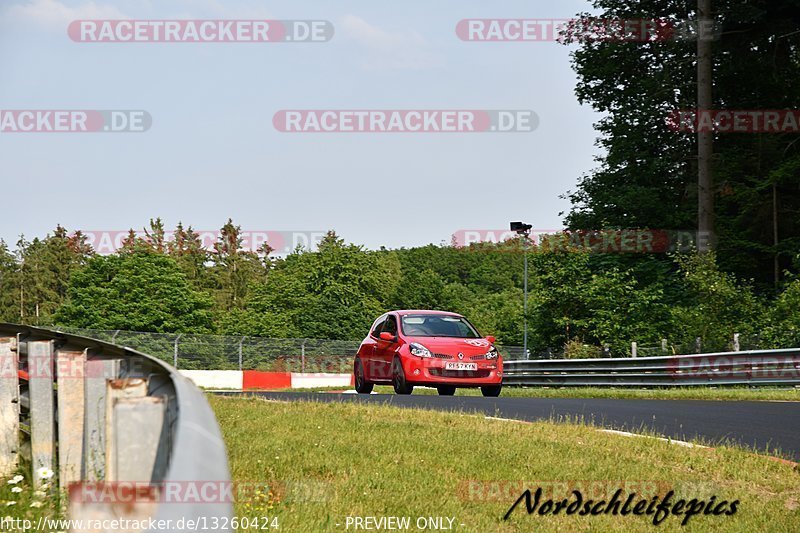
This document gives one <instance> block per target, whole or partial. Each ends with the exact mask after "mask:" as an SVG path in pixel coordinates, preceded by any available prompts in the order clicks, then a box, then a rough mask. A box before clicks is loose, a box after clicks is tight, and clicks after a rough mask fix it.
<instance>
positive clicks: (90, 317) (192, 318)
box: [56, 248, 212, 333]
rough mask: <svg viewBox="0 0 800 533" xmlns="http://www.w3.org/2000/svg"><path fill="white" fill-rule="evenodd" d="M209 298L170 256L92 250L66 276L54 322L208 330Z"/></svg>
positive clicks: (99, 326) (137, 328)
mask: <svg viewBox="0 0 800 533" xmlns="http://www.w3.org/2000/svg"><path fill="white" fill-rule="evenodd" d="M211 307H212V300H211V298H210V297H209V296H207V295H206V294H204V293H201V292H198V291H196V290H195V289H193V288H192V287H191V285H190V283H189V281H188V280H187V279H186V276H185V274H184V273H183V272H181V270H180V268H179V267H178V265H177V263H176V262H175V260H174V259H172V258H170V257H168V256H165V255H161V254H156V253H152V252H151V251H148V250H147V249H142V248H140V249H137V250H134V251H129V252H127V253H124V254H118V255H113V256H108V257H101V256H96V257H93V258H91V259H90V260H89V262H88V264H87V265H86V267H85V268H83V269H82V270H79V271H76V272H75V273H74V274H73V275H72V278H71V280H70V286H69V290H68V298H67V302H66V303H65V304H64V305H63V306H61V308H60V309H59V310H58V313H57V314H56V321H57V322H58V323H59V324H62V325H65V326H71V327H77V328H90V329H122V330H132V331H152V332H158V333H169V332H210V331H211V330H212V322H211V312H210V309H211Z"/></svg>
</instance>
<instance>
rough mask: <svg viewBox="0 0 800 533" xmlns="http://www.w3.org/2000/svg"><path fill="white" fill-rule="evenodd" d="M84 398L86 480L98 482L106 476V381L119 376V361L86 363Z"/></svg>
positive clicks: (96, 358)
mask: <svg viewBox="0 0 800 533" xmlns="http://www.w3.org/2000/svg"><path fill="white" fill-rule="evenodd" d="M86 375H87V376H89V379H86V380H84V395H85V404H86V412H85V419H84V442H85V446H86V459H85V461H84V465H83V479H85V480H86V481H99V480H101V479H105V475H106V380H107V379H116V378H117V376H118V375H119V360H118V359H105V358H101V357H90V358H87V360H86Z"/></svg>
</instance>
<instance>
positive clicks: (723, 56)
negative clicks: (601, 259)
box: [566, 0, 800, 289]
mask: <svg viewBox="0 0 800 533" xmlns="http://www.w3.org/2000/svg"><path fill="white" fill-rule="evenodd" d="M593 5H594V7H595V8H596V9H598V10H599V11H600V14H599V15H597V16H598V17H600V18H604V19H671V20H685V19H688V18H690V17H693V16H695V15H696V14H695V13H694V11H693V9H694V6H695V4H694V3H693V2H674V1H672V0H642V1H640V2H629V1H627V0H595V1H594V2H593ZM798 7H800V3H798V2H797V0H755V1H751V2H738V1H734V0H714V10H715V13H716V14H717V21H718V22H719V24H720V26H721V29H722V35H721V38H720V39H719V40H718V41H715V42H714V43H713V49H714V55H713V57H714V105H715V107H716V108H718V109H797V108H798V106H800V60H798V53H797V50H798V46H800V33H798V32H797V31H796V29H797V26H798V23H800V16H799V15H798V13H800V9H798ZM694 54H695V43H694V42H693V41H691V40H684V41H681V40H659V41H650V42H620V41H613V40H611V41H591V40H585V41H583V42H581V43H580V48H579V49H578V50H576V51H575V52H574V53H573V65H574V68H575V70H576V72H577V74H578V76H579V82H578V86H577V89H576V93H577V96H578V99H579V100H580V101H581V103H587V104H590V105H592V107H593V108H594V109H595V110H597V111H599V112H602V113H604V114H605V117H604V118H603V119H601V120H600V121H599V122H598V124H597V125H596V128H597V130H598V131H599V133H600V139H599V140H598V144H599V146H600V147H602V148H603V149H604V150H605V152H606V153H605V155H603V156H602V157H601V158H599V161H598V162H599V166H598V168H597V169H596V170H594V171H592V172H591V173H589V174H588V175H586V176H583V177H582V178H581V180H580V182H579V185H578V188H577V190H575V191H573V192H571V193H569V198H570V199H571V201H572V203H573V208H572V211H571V212H570V213H569V214H568V215H567V217H566V222H567V224H568V225H569V227H570V228H573V229H602V228H662V229H668V230H670V229H689V228H694V227H696V206H697V186H696V177H697V161H696V158H695V154H696V153H697V151H696V147H695V138H694V136H693V135H690V134H685V133H676V132H674V131H671V130H670V129H669V128H668V127H666V117H667V116H668V114H669V113H670V112H671V111H674V110H679V109H694V108H695V107H696V79H695V78H696V72H695V56H694ZM799 137H800V136H798V135H797V134H760V135H747V134H717V135H716V136H715V144H714V152H715V157H714V167H715V168H714V175H715V181H716V183H717V184H718V188H717V189H716V190H715V191H714V193H715V213H716V219H717V225H716V226H717V237H718V254H717V256H718V259H719V261H720V265H722V266H723V267H724V269H725V270H726V271H729V272H734V273H736V274H737V275H738V276H740V277H742V278H745V279H750V278H753V279H754V280H755V283H756V285H758V286H759V287H761V288H762V289H767V288H771V287H772V286H773V284H774V282H775V281H776V279H775V278H776V276H777V273H778V272H780V271H781V270H782V269H785V268H790V267H791V258H792V256H793V250H795V249H796V247H797V244H798V238H800V188H798V187H797V178H798V173H797V168H798V167H797V161H798V159H800V143H799V142H797V140H798V138H799ZM776 221H777V224H776ZM776 227H777V241H776V239H775V234H776V231H775V229H776Z"/></svg>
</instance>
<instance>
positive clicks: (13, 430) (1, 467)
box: [0, 337, 19, 477]
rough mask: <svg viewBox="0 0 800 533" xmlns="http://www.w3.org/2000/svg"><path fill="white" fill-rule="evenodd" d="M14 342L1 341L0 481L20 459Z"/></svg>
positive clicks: (4, 338)
mask: <svg viewBox="0 0 800 533" xmlns="http://www.w3.org/2000/svg"><path fill="white" fill-rule="evenodd" d="M18 368H19V366H18V358H17V338H16V337H2V338H0V406H2V408H0V477H7V476H10V475H11V474H12V473H13V472H14V470H15V469H16V468H17V461H18V458H19V376H18V374H17V370H18Z"/></svg>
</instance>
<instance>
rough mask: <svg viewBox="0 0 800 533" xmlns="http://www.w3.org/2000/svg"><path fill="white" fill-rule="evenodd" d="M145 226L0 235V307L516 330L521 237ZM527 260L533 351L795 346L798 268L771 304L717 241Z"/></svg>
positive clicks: (232, 350)
mask: <svg viewBox="0 0 800 533" xmlns="http://www.w3.org/2000/svg"><path fill="white" fill-rule="evenodd" d="M146 233H147V235H146V236H145V237H144V238H139V237H137V236H136V234H135V233H133V232H132V233H131V234H130V235H129V237H128V239H127V240H126V242H125V243H124V246H123V248H122V249H121V250H120V251H119V252H118V253H117V254H115V255H112V256H108V257H100V256H95V255H94V254H93V253H92V251H91V249H89V248H88V247H87V246H86V245H85V241H84V239H83V237H82V236H81V235H80V234H79V233H77V234H73V235H68V234H67V233H66V230H64V229H63V228H60V227H59V228H57V229H56V231H55V232H53V233H52V234H51V235H48V236H46V237H45V238H44V239H41V240H39V239H34V240H33V241H30V242H28V241H26V240H25V239H20V242H19V243H18V246H17V249H16V250H15V251H13V252H12V251H11V250H9V249H8V247H7V246H6V245H5V244H4V243H0V319H2V320H8V321H15V322H18V321H23V322H29V323H39V324H49V323H51V322H53V321H57V322H58V323H59V324H60V325H62V326H67V327H72V328H87V329H96V330H117V329H121V330H134V331H150V332H157V333H158V332H160V333H184V334H190V333H221V334H224V335H232V336H235V337H232V338H233V339H234V340H236V339H239V338H241V336H251V337H274V338H286V339H293V338H294V339H301V338H306V339H308V338H320V339H337V340H341V341H358V340H360V339H362V338H363V337H364V335H365V333H366V331H367V328H368V327H369V325H370V324H371V323H372V321H373V320H374V319H375V317H377V316H378V315H379V314H381V313H383V312H385V311H387V310H390V309H402V308H405V309H414V308H421V309H442V310H450V311H456V312H459V313H462V314H464V315H465V316H467V317H468V318H469V319H470V321H471V322H472V323H473V324H475V326H476V327H477V328H478V330H479V331H481V332H482V333H483V334H485V335H494V336H495V337H497V339H498V341H499V342H500V343H501V344H504V345H506V346H511V345H517V346H519V345H521V344H522V342H523V328H522V323H523V289H522V287H523V275H522V273H523V262H524V256H523V254H522V247H520V246H519V243H518V242H510V243H503V244H498V245H494V244H486V243H484V244H477V245H472V246H469V247H466V248H458V247H454V246H433V245H429V246H424V247H420V248H411V249H400V250H380V251H369V250H365V249H363V248H362V247H360V246H356V245H353V244H347V243H345V242H344V240H343V239H341V238H340V237H338V236H337V235H336V234H335V233H334V232H329V233H328V235H327V236H326V237H325V238H324V239H323V240H322V242H321V243H320V245H319V248H318V250H316V251H313V252H312V251H304V250H297V251H295V252H294V253H292V254H289V255H288V256H286V257H285V258H277V259H271V258H269V256H268V255H267V256H259V255H257V254H255V253H253V252H250V251H247V250H244V249H243V247H242V243H241V239H240V238H239V237H238V235H239V233H240V230H239V228H238V226H236V225H234V224H233V223H232V222H231V221H230V220H229V221H228V222H227V223H226V225H225V226H224V227H223V229H222V232H221V235H222V237H221V238H220V240H219V241H218V243H217V245H216V246H215V248H214V250H212V251H211V252H208V251H206V250H204V249H203V248H202V246H201V243H200V240H199V238H198V235H197V234H196V233H195V232H194V231H192V229H191V227H189V228H187V229H184V227H183V225H181V224H179V225H178V228H177V230H176V232H175V233H174V237H173V238H172V239H168V238H167V237H166V232H165V231H164V228H163V224H162V223H161V221H160V220H159V219H155V220H152V221H151V222H150V226H149V229H148V230H147V231H146ZM263 251H264V252H269V251H270V249H269V247H268V246H267V247H266V248H265V249H264V250H263ZM528 260H529V275H528V286H529V294H528V317H527V318H528V333H529V348H530V350H531V353H532V354H533V355H534V356H536V355H538V354H541V353H544V352H547V351H551V352H555V353H559V352H566V354H567V355H568V356H576V357H585V356H588V355H593V356H594V355H597V354H600V353H603V354H605V353H607V352H606V351H605V350H604V348H606V347H607V348H608V352H609V353H610V355H612V356H625V355H628V354H629V350H630V343H631V341H636V342H638V343H639V345H640V347H642V348H644V347H646V346H648V345H658V344H659V343H660V340H661V339H664V338H666V339H668V340H669V341H670V343H671V344H673V345H674V344H683V345H684V350H685V349H687V348H686V347H687V346H688V347H691V346H693V345H694V339H695V338H696V337H701V338H702V342H703V349H704V350H712V349H713V350H717V349H726V348H728V346H729V344H730V342H731V339H732V336H733V333H740V334H741V335H742V338H743V339H745V338H746V339H748V340H749V344H748V347H749V346H751V345H752V347H757V346H763V347H773V346H774V347H788V346H793V345H794V346H797V345H800V319H798V316H800V315H798V314H797V313H796V312H795V310H796V309H797V308H798V303H800V281H793V282H790V283H786V284H785V290H784V291H783V293H782V294H780V295H779V296H778V298H777V299H775V300H774V303H771V302H770V301H769V300H768V298H767V297H766V296H764V295H759V294H758V293H757V291H756V288H755V287H756V286H755V285H753V284H752V283H750V282H743V281H741V280H739V279H738V278H736V277H735V276H734V275H733V274H730V273H726V272H722V271H721V270H720V268H719V266H718V264H719V263H718V261H717V259H716V257H715V256H714V255H713V254H706V255H696V254H685V255H681V256H678V257H675V258H669V257H660V258H659V257H654V256H652V255H648V256H645V255H642V254H637V255H634V254H598V253H589V252H587V251H585V250H581V249H577V248H575V249H563V248H562V249H561V250H559V251H552V250H548V249H547V247H546V246H545V247H539V248H537V247H531V248H530V250H529V251H528ZM37 312H38V313H39V314H38V315H37V314H36V313H37ZM20 317H21V318H20ZM152 340H153V343H155V344H153V345H152V346H148V349H151V350H152V351H153V352H154V353H158V354H160V355H161V356H163V357H164V358H166V359H170V358H171V357H172V351H173V342H172V340H170V339H168V338H166V337H153V339H152ZM184 341H185V342H183V341H182V344H181V345H182V346H183V347H184V348H186V349H187V350H189V353H186V354H183V353H182V354H181V357H182V358H183V360H184V361H195V363H196V365H198V366H202V364H205V363H206V362H208V361H212V360H214V361H216V359H215V358H220V357H221V358H222V359H221V361H222V360H224V361H222V363H219V362H218V364H223V363H224V365H227V366H230V367H236V366H237V365H238V345H236V343H237V342H238V341H236V342H234V344H233V345H231V346H230V347H228V348H226V352H225V354H224V355H221V354H220V353H219V350H218V349H217V347H216V345H213V344H208V345H207V343H206V341H204V340H202V339H201V338H199V337H198V338H196V339H195V340H193V341H191V342H189V340H188V339H184ZM204 343H206V344H204ZM182 349H183V348H182ZM276 350H278V349H277V348H276ZM279 351H280V350H278V351H276V352H275V353H276V354H277V353H278V352H279ZM251 352H252V353H251ZM265 353H266V352H263V350H261V348H257V347H255V346H250V347H248V346H245V347H243V357H244V358H245V359H247V360H248V361H251V360H252V361H261V362H259V363H258V364H262V363H263V364H265V365H273V364H277V363H276V361H278V359H276V357H278V356H277V355H275V354H273V355H270V356H269V357H266V355H265ZM270 353H271V352H270ZM309 353H310V352H309ZM264 357H266V359H265V358H264ZM259 358H261V359H259ZM265 361H266V362H265ZM195 363H192V364H195ZM187 364H188V363H187ZM215 364H217V363H215Z"/></svg>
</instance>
